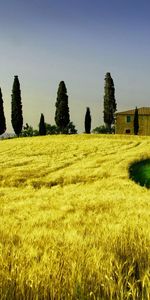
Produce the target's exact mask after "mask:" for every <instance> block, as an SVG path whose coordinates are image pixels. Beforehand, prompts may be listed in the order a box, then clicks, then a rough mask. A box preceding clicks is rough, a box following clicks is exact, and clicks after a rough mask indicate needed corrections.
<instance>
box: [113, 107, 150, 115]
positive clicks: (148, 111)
mask: <svg viewBox="0 0 150 300" xmlns="http://www.w3.org/2000/svg"><path fill="white" fill-rule="evenodd" d="M134 113H135V109H130V110H126V111H121V112H117V113H116V115H134ZM138 114H139V115H150V107H140V108H138Z"/></svg>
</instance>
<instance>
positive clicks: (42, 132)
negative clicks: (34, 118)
mask: <svg viewBox="0 0 150 300" xmlns="http://www.w3.org/2000/svg"><path fill="white" fill-rule="evenodd" d="M39 135H46V124H45V121H44V115H43V114H41V117H40V123H39Z"/></svg>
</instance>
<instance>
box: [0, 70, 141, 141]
mask: <svg viewBox="0 0 150 300" xmlns="http://www.w3.org/2000/svg"><path fill="white" fill-rule="evenodd" d="M55 106H56V110H55V123H56V125H51V124H47V123H46V122H45V119H44V114H43V113H41V116H40V121H39V129H38V130H34V129H33V127H32V126H30V125H29V124H27V123H26V125H25V126H23V112H22V101H21V89H20V83H19V79H18V76H17V75H15V76H14V82H13V87H12V95H11V123H12V127H13V130H14V132H15V134H16V135H17V136H18V137H19V136H36V135H46V134H76V133H77V130H76V128H75V125H74V124H73V122H71V121H70V114H69V106H68V95H67V89H66V85H65V83H64V81H61V82H60V84H59V87H58V91H57V98H56V103H55ZM103 107H104V111H103V117H104V124H105V125H102V126H99V127H96V128H95V129H93V133H113V132H114V131H115V130H114V122H115V112H116V110H117V104H116V99H115V87H114V82H113V79H112V77H111V74H110V73H109V72H108V73H106V76H105V85H104V102H103ZM91 122H92V117H91V112H90V108H89V107H87V108H86V113H85V118H84V128H85V133H87V134H90V133H91ZM138 130H139V123H138V109H137V107H136V109H135V116H134V133H135V134H138ZM5 131H6V120H5V115H4V108H3V97H2V91H1V89H0V135H1V134H3V133H4V132H5Z"/></svg>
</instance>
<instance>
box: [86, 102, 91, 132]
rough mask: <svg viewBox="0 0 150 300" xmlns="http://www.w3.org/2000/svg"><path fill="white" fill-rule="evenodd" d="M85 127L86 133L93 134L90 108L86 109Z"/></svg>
mask: <svg viewBox="0 0 150 300" xmlns="http://www.w3.org/2000/svg"><path fill="white" fill-rule="evenodd" d="M84 126H85V133H90V132H91V113H90V109H89V107H87V108H86V114H85V121H84Z"/></svg>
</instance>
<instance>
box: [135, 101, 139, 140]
mask: <svg viewBox="0 0 150 300" xmlns="http://www.w3.org/2000/svg"><path fill="white" fill-rule="evenodd" d="M138 132H139V114H138V109H137V107H136V108H135V112H134V134H135V135H137V134H138Z"/></svg>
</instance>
